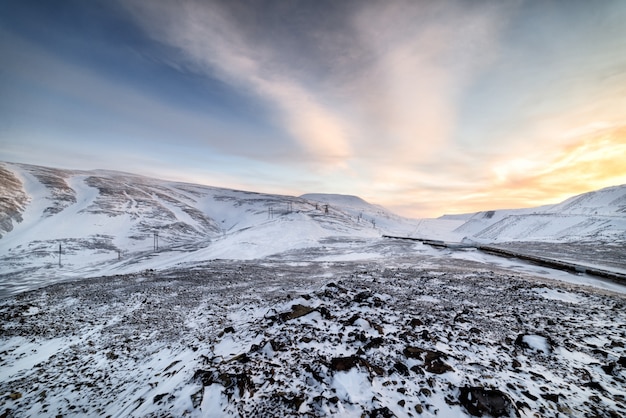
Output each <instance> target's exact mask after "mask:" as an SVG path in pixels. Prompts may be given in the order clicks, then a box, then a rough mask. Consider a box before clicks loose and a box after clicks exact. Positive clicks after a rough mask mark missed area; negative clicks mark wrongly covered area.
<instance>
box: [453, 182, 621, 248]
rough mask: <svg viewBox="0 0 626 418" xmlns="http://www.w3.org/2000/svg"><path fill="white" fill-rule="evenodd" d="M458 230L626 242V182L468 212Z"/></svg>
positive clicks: (512, 237) (510, 237) (471, 234)
mask: <svg viewBox="0 0 626 418" xmlns="http://www.w3.org/2000/svg"><path fill="white" fill-rule="evenodd" d="M443 218H444V219H445V218H446V217H443ZM455 232H456V233H459V234H462V235H464V236H466V237H468V238H471V239H474V240H479V241H488V242H496V241H499V242H503V241H551V242H610V243H616V242H626V185H621V186H613V187H608V188H605V189H601V190H597V191H593V192H589V193H584V194H581V195H578V196H574V197H571V198H569V199H567V200H565V201H563V202H561V203H558V204H555V205H547V206H541V207H537V208H529V209H513V210H494V211H483V212H477V213H475V214H472V215H469V216H467V217H466V221H465V222H464V223H463V225H461V226H459V227H458V228H457V229H456V230H455Z"/></svg>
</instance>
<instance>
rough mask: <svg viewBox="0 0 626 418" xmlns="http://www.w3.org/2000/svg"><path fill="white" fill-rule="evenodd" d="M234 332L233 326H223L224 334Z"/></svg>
mask: <svg viewBox="0 0 626 418" xmlns="http://www.w3.org/2000/svg"><path fill="white" fill-rule="evenodd" d="M234 332H235V328H233V327H226V328H224V334H233V333H234Z"/></svg>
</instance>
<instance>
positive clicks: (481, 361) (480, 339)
mask: <svg viewBox="0 0 626 418" xmlns="http://www.w3.org/2000/svg"><path fill="white" fill-rule="evenodd" d="M625 308H626V298H625V297H624V295H619V294H613V293H610V292H607V291H601V290H594V289H590V288H583V287H577V286H575V285H568V284H566V283H560V282H551V281H547V280H540V279H536V278H532V277H530V276H522V275H513V274H511V273H510V272H509V271H505V270H494V269H486V268H485V265H479V264H473V263H471V262H465V261H462V260H452V259H450V260H448V261H447V262H445V261H443V260H440V261H438V262H436V263H435V262H430V263H415V264H413V265H410V264H408V263H406V262H401V263H400V262H392V260H389V259H385V258H382V259H379V260H370V261H345V262H342V261H313V260H308V261H302V262H295V261H290V260H288V259H266V260H262V261H258V262H228V261H212V262H206V263H202V264H195V265H189V266H185V267H180V268H177V269H172V270H164V271H146V272H143V273H141V274H133V275H124V276H113V277H102V278H97V279H89V280H82V281H74V282H71V283H60V284H56V285H52V286H49V287H47V288H44V289H42V290H38V291H32V292H27V293H23V294H20V295H17V296H13V297H10V298H6V299H4V300H2V301H0V317H1V318H2V322H1V324H0V416H2V417H13V416H15V417H27V416H33V417H34V416H86V415H87V416H97V415H101V416H120V417H121V416H138V417H139V416H141V417H144V416H145V417H168V416H190V417H193V416H223V415H232V416H311V417H316V416H329V415H330V416H332V415H334V416H355V417H362V416H370V417H374V416H378V417H391V416H398V417H410V416H420V415H421V416H465V415H467V416H512V417H515V416H533V417H534V416H537V417H553V416H554V417H557V416H562V417H570V416H571V417H580V416H600V417H620V416H626V348H625V345H626V309H625Z"/></svg>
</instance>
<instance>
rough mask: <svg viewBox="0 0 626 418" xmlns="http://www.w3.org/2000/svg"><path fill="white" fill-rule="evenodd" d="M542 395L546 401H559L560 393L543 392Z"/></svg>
mask: <svg viewBox="0 0 626 418" xmlns="http://www.w3.org/2000/svg"><path fill="white" fill-rule="evenodd" d="M541 397H542V398H543V399H545V400H546V401H550V402H554V403H559V395H558V394H556V393H542V394H541Z"/></svg>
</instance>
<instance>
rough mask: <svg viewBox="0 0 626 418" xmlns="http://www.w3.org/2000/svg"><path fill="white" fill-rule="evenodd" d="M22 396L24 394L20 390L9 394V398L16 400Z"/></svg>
mask: <svg viewBox="0 0 626 418" xmlns="http://www.w3.org/2000/svg"><path fill="white" fill-rule="evenodd" d="M21 397H22V394H21V393H20V392H13V393H11V394H9V399H12V400H14V401H16V400H18V399H19V398H21Z"/></svg>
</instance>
